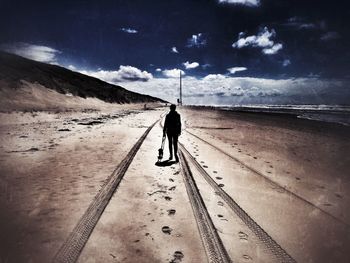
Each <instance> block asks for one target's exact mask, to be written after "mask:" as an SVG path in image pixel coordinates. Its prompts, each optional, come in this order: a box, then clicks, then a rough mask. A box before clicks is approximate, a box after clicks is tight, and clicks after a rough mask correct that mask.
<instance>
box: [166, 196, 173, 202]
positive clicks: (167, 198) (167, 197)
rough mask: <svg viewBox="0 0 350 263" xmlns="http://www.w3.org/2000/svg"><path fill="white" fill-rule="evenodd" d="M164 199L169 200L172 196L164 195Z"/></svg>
mask: <svg viewBox="0 0 350 263" xmlns="http://www.w3.org/2000/svg"><path fill="white" fill-rule="evenodd" d="M164 199H165V200H167V201H171V199H172V198H171V197H170V196H164Z"/></svg>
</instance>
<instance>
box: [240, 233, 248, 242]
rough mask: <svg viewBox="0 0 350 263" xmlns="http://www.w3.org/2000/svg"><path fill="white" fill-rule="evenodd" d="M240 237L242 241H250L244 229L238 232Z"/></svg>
mask: <svg viewBox="0 0 350 263" xmlns="http://www.w3.org/2000/svg"><path fill="white" fill-rule="evenodd" d="M238 237H239V239H240V240H241V241H248V235H247V234H246V233H244V232H242V231H240V232H238Z"/></svg>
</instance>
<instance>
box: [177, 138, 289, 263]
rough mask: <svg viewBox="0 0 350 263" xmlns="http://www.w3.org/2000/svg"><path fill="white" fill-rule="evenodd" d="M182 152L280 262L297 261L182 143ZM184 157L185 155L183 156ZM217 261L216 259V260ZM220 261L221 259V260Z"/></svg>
mask: <svg viewBox="0 0 350 263" xmlns="http://www.w3.org/2000/svg"><path fill="white" fill-rule="evenodd" d="M180 150H181V154H182V155H183V152H185V154H186V155H187V156H188V157H189V160H190V162H191V163H192V164H193V165H194V166H195V167H196V168H197V170H198V171H199V172H200V173H201V175H202V176H203V177H204V179H205V180H206V181H207V183H208V184H209V185H210V186H211V187H212V188H213V189H214V191H215V193H216V194H217V195H219V196H220V197H221V198H222V199H223V200H224V201H225V202H226V203H227V205H228V206H229V207H230V208H231V209H232V210H233V212H234V213H235V214H236V215H237V216H238V217H239V218H240V219H241V220H242V221H243V222H244V223H245V224H246V225H247V226H248V228H249V229H250V230H251V231H252V232H253V233H254V234H255V235H256V236H257V237H258V238H259V239H260V241H261V242H262V243H263V244H264V245H265V246H266V247H267V248H268V249H269V251H271V253H272V254H273V255H275V256H276V258H277V259H278V260H279V261H280V262H286V263H289V262H290V263H292V262H293V263H294V262H296V261H295V260H294V259H293V258H292V257H291V256H290V255H289V254H288V253H287V252H286V251H285V250H284V249H283V248H282V247H281V246H280V245H279V244H278V243H277V242H276V241H275V240H274V239H273V238H272V237H271V236H270V235H269V234H268V233H266V232H265V230H264V229H263V228H262V227H261V226H260V225H259V224H257V223H256V222H255V221H254V220H253V219H252V218H251V217H250V216H249V215H248V214H247V213H246V212H245V211H244V210H243V209H242V208H241V207H240V206H239V205H238V204H237V203H236V202H235V201H234V200H233V199H232V197H231V196H229V195H228V194H227V193H226V192H225V191H224V190H223V189H222V188H221V187H220V186H219V185H218V184H217V183H216V182H215V181H214V180H213V179H212V178H211V176H210V175H209V174H208V173H207V172H206V171H205V170H204V169H203V167H202V166H201V165H200V164H199V163H198V162H197V161H196V160H195V158H194V157H193V156H192V155H191V154H190V153H189V152H188V151H187V150H186V148H185V147H184V146H183V144H181V143H180ZM183 158H184V157H183ZM214 262H215V261H214ZM219 262H220V261H219Z"/></svg>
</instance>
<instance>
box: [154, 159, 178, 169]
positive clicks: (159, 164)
mask: <svg viewBox="0 0 350 263" xmlns="http://www.w3.org/2000/svg"><path fill="white" fill-rule="evenodd" d="M175 163H176V161H171V160H165V161H162V162H159V161H157V162H156V163H155V165H157V166H160V167H164V166H170V165H173V164H175Z"/></svg>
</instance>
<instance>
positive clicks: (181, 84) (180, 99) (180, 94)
mask: <svg viewBox="0 0 350 263" xmlns="http://www.w3.org/2000/svg"><path fill="white" fill-rule="evenodd" d="M179 105H180V106H182V74H181V69H180V103H179Z"/></svg>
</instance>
